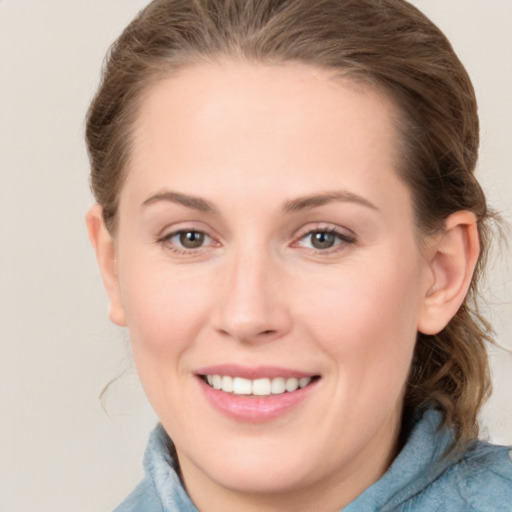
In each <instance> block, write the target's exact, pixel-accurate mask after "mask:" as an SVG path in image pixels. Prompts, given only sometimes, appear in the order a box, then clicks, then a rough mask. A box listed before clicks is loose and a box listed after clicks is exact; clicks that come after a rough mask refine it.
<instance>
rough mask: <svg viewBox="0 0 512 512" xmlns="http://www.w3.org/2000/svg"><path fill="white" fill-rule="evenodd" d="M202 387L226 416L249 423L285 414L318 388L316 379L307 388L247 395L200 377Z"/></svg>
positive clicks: (269, 419)
mask: <svg viewBox="0 0 512 512" xmlns="http://www.w3.org/2000/svg"><path fill="white" fill-rule="evenodd" d="M198 380H199V383H200V386H201V389H202V391H203V393H204V395H205V396H206V398H207V400H208V401H209V402H210V404H211V405H212V406H213V407H214V408H215V409H217V410H218V411H220V412H221V413H222V414H224V415H225V416H228V417H229V418H231V419H234V420H237V421H243V422H247V423H263V422H266V421H271V420H273V419H276V418H279V417H281V416H284V415H285V414H287V413H288V412H290V411H291V410H292V409H294V408H296V407H297V406H299V404H300V403H301V402H302V401H303V400H305V399H306V398H307V396H308V395H309V394H310V393H311V392H312V391H313V390H314V388H316V386H317V383H318V380H314V381H313V382H311V383H310V384H309V385H307V386H306V387H305V388H301V389H297V390H296V391H292V392H291V393H288V392H287V393H281V394H279V395H268V396H257V397H256V396H247V395H234V394H231V393H225V392H224V391H219V390H217V389H214V388H212V387H211V386H209V385H208V384H207V383H206V382H205V381H204V380H203V379H201V378H198Z"/></svg>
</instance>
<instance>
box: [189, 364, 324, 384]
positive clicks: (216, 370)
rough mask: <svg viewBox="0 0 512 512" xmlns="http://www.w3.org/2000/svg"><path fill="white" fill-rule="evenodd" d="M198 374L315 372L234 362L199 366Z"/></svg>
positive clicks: (295, 374) (267, 376)
mask: <svg viewBox="0 0 512 512" xmlns="http://www.w3.org/2000/svg"><path fill="white" fill-rule="evenodd" d="M196 373H197V374H198V375H229V376H231V377H243V378H244V379H251V380H254V379H274V378H275V377H285V378H287V379H289V378H292V377H296V378H297V379H300V378H302V377H313V376H315V375H317V374H315V373H307V372H303V371H298V370H292V369H291V368H281V367H278V366H253V367H249V366H239V365H235V364H223V365H216V366H208V367H205V368H200V369H199V370H197V371H196Z"/></svg>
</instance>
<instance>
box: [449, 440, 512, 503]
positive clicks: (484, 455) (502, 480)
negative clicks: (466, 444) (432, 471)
mask: <svg viewBox="0 0 512 512" xmlns="http://www.w3.org/2000/svg"><path fill="white" fill-rule="evenodd" d="M456 478H457V484H458V488H459V490H460V494H461V495H462V497H463V498H464V499H465V501H466V502H467V503H468V505H470V506H471V507H472V512H473V511H475V512H502V511H504V510H512V452H511V451H510V449H509V448H507V447H504V446H494V445H490V444H488V443H484V442H481V441H479V442H477V443H475V445H474V446H473V447H472V448H471V449H470V450H468V452H467V453H466V454H465V456H464V457H463V458H462V460H461V461H460V462H459V464H457V466H456Z"/></svg>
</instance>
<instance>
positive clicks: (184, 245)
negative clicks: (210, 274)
mask: <svg viewBox="0 0 512 512" xmlns="http://www.w3.org/2000/svg"><path fill="white" fill-rule="evenodd" d="M158 241H159V242H160V243H161V244H162V245H164V246H166V247H167V248H169V249H171V250H173V251H175V252H187V251H194V250H197V249H201V248H202V247H205V246H208V245H213V244H214V243H215V241H214V240H213V239H212V238H211V237H210V236H208V235H207V234H206V233H205V232H204V231H198V230H195V229H180V230H179V231H174V232H173V233H169V234H168V235H165V236H164V237H162V238H161V239H160V240H158Z"/></svg>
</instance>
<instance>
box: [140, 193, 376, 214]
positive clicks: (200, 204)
mask: <svg viewBox="0 0 512 512" xmlns="http://www.w3.org/2000/svg"><path fill="white" fill-rule="evenodd" d="M160 201H164V202H170V203H175V204H180V205H182V206H185V207H186V208H191V209H193V210H197V211H200V212H204V213H218V210H217V209H216V208H215V206H213V204H212V203H210V202H209V201H207V200H205V199H202V198H200V197H196V196H190V195H188V194H182V193H180V192H172V191H164V192H158V193H156V194H154V195H152V196H151V197H149V198H148V199H146V200H145V201H144V202H143V203H142V206H144V207H146V206H149V205H151V204H154V203H158V202H160ZM333 202H342V203H355V204H360V205H362V206H365V207H367V208H370V209H372V210H377V211H378V208H377V207H376V206H375V205H374V204H373V203H371V202H370V201H368V200H367V199H365V198H364V197H361V196H358V195H357V194H353V193H352V192H346V191H342V192H327V193H325V194H313V195H309V196H304V197H298V198H297V199H292V200H290V201H287V202H286V203H285V206H284V210H285V211H286V212H296V211H300V210H309V209H312V208H316V207H319V206H323V205H325V204H329V203H333Z"/></svg>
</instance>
